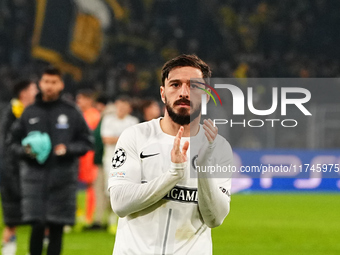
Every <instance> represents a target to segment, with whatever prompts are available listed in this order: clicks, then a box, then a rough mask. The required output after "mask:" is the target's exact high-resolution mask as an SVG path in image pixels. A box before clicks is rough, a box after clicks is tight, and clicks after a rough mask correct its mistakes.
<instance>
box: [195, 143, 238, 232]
mask: <svg viewBox="0 0 340 255" xmlns="http://www.w3.org/2000/svg"><path fill="white" fill-rule="evenodd" d="M204 152H205V153H204V155H208V157H210V156H211V157H212V158H213V161H211V162H214V163H215V164H218V165H220V166H232V164H233V154H232V150H231V147H230V145H229V143H228V142H227V141H226V140H225V139H218V141H217V143H216V146H215V147H214V148H209V147H208V149H207V150H205V151H204ZM201 164H205V165H209V159H208V158H206V159H203V160H202V161H201ZM220 177H222V176H220ZM197 189H198V206H199V210H200V213H201V215H202V218H203V220H204V222H205V224H206V225H207V226H208V227H210V228H214V227H217V226H219V225H221V224H222V223H223V220H224V219H225V217H226V216H227V215H228V214H229V211H230V189H231V178H230V177H229V178H228V177H227V178H223V177H222V178H212V175H210V173H207V172H198V181H197Z"/></svg>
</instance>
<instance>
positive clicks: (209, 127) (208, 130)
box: [203, 119, 218, 144]
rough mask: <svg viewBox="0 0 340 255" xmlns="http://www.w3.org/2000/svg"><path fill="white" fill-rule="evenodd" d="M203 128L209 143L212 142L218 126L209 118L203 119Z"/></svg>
mask: <svg viewBox="0 0 340 255" xmlns="http://www.w3.org/2000/svg"><path fill="white" fill-rule="evenodd" d="M203 129H204V131H205V132H204V133H205V136H206V137H207V139H208V141H209V143H210V144H212V143H213V142H214V140H215V138H216V136H217V133H218V128H217V127H214V123H213V121H212V120H211V119H207V120H203Z"/></svg>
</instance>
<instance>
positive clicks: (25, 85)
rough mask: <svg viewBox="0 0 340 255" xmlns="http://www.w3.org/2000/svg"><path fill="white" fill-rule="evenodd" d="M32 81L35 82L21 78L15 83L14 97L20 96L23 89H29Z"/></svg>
mask: <svg viewBox="0 0 340 255" xmlns="http://www.w3.org/2000/svg"><path fill="white" fill-rule="evenodd" d="M31 83H33V82H32V81H30V80H21V81H18V82H17V83H15V84H14V86H13V97H15V98H18V97H19V95H20V93H21V91H23V90H25V89H27V88H28V87H29V86H30V84H31Z"/></svg>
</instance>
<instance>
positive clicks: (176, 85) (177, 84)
mask: <svg viewBox="0 0 340 255" xmlns="http://www.w3.org/2000/svg"><path fill="white" fill-rule="evenodd" d="M170 86H171V87H175V88H177V87H179V83H178V82H174V83H171V84H170Z"/></svg>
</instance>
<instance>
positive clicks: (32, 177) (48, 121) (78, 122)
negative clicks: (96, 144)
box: [10, 94, 93, 225]
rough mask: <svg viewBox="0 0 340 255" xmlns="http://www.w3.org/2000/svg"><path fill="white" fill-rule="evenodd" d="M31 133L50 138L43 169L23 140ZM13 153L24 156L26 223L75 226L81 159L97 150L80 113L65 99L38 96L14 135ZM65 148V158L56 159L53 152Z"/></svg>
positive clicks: (15, 125) (23, 187) (23, 189)
mask: <svg viewBox="0 0 340 255" xmlns="http://www.w3.org/2000/svg"><path fill="white" fill-rule="evenodd" d="M31 131H41V132H46V133H48V134H49V136H50V138H51V142H52V151H51V153H50V155H49V157H48V159H47V161H46V162H45V163H44V164H43V165H40V164H39V163H38V162H37V161H36V160H35V159H31V158H29V157H28V156H27V155H26V154H25V153H24V149H23V147H22V146H21V140H22V139H23V138H25V137H26V136H27V134H28V133H29V132H31ZM10 143H11V150H12V151H14V152H15V153H16V155H18V156H21V157H22V158H23V159H24V160H23V164H22V166H21V169H20V177H21V186H22V197H23V199H22V209H23V217H24V220H25V221H30V222H31V221H40V222H46V221H47V222H51V223H58V224H68V225H72V224H74V219H75V209H76V191H77V179H78V157H79V156H82V155H84V154H85V153H86V152H87V151H88V150H91V149H92V148H93V137H92V135H91V133H90V130H89V128H88V126H87V124H86V122H85V120H84V118H83V116H82V114H81V113H80V112H79V111H78V109H77V108H76V107H75V106H74V105H73V103H70V102H68V101H66V100H63V99H61V98H60V99H58V100H56V101H53V102H44V101H42V99H41V94H38V96H37V98H36V102H35V103H34V104H33V105H31V106H29V107H27V108H26V110H25V111H24V113H23V114H22V116H21V118H20V119H19V120H18V121H17V122H16V123H15V124H14V126H13V129H12V132H11V139H10ZM61 143H62V144H65V145H66V147H67V152H66V154H65V155H64V156H56V155H55V154H54V153H53V148H54V146H56V145H57V144H61Z"/></svg>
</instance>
